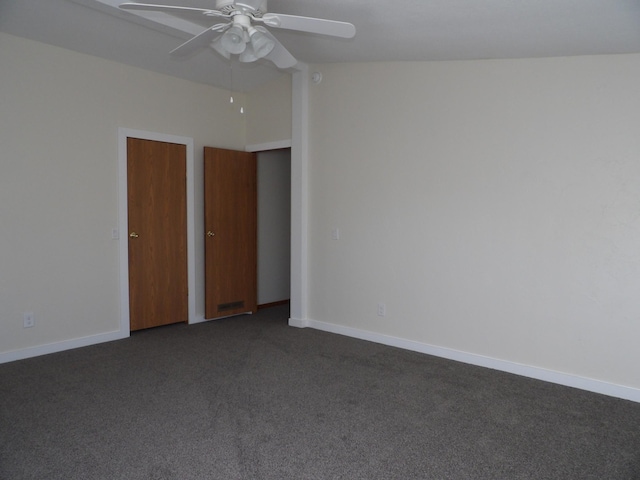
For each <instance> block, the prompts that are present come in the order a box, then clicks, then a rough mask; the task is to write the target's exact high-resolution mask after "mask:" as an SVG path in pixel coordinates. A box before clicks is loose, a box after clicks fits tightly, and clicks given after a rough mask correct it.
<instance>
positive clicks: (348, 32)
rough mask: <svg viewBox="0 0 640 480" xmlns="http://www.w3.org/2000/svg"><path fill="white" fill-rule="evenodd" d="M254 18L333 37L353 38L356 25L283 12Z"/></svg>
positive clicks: (267, 22)
mask: <svg viewBox="0 0 640 480" xmlns="http://www.w3.org/2000/svg"><path fill="white" fill-rule="evenodd" d="M256 20H257V21H262V22H263V23H264V24H265V25H266V26H268V27H274V28H285V29H287V30H298V31H301V32H309V33H320V34H322V35H331V36H333V37H342V38H353V37H354V36H355V34H356V27H354V26H353V24H351V23H347V22H337V21H335V20H324V19H322V18H312V17H299V16H297V15H285V14H283V13H265V14H264V16H263V17H262V18H256Z"/></svg>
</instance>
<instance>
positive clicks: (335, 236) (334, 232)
mask: <svg viewBox="0 0 640 480" xmlns="http://www.w3.org/2000/svg"><path fill="white" fill-rule="evenodd" d="M331 238H332V239H333V240H340V229H339V228H334V229H332V230H331Z"/></svg>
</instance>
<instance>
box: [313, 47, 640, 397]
mask: <svg viewBox="0 0 640 480" xmlns="http://www.w3.org/2000/svg"><path fill="white" fill-rule="evenodd" d="M315 68H316V69H317V70H319V71H321V72H322V74H323V81H322V83H321V84H319V85H310V87H309V91H310V102H309V103H310V106H309V111H310V114H309V115H310V118H309V158H310V170H309V183H310V200H309V202H310V208H309V269H308V271H309V299H310V304H309V318H310V320H311V321H312V322H313V321H316V322H324V323H326V324H335V325H338V326H340V327H344V328H347V329H352V330H350V331H351V332H376V333H378V334H381V335H385V336H387V338H400V339H408V340H411V341H415V342H420V343H422V344H426V345H432V346H437V347H443V348H446V349H451V350H455V351H459V352H468V353H470V354H474V355H477V356H486V357H490V358H493V359H499V360H504V361H507V362H512V363H513V364H521V365H525V366H532V367H536V368H539V369H548V370H550V371H554V372H561V373H564V374H569V375H573V376H576V377H586V378H588V379H596V380H599V381H603V382H609V383H612V384H617V385H623V386H628V387H634V388H640V376H638V369H637V365H638V364H640V349H638V347H637V339H638V338H640V295H638V292H640V188H638V185H640V162H639V161H638V160H639V159H640V135H638V126H639V125H640V89H638V79H640V56H639V55H627V56H599V57H576V58H556V59H532V60H505V61H474V62H441V63H381V64H335V65H322V66H317V67H315ZM333 228H339V229H340V232H341V237H340V239H339V240H332V235H331V232H332V229H333ZM378 303H385V304H386V309H387V314H386V316H385V317H381V316H378V315H377V309H376V307H377V304H378Z"/></svg>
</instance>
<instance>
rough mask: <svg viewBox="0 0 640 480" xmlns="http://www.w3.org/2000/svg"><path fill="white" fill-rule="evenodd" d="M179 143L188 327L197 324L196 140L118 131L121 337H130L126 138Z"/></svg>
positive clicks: (127, 130) (160, 134) (120, 129)
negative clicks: (183, 190) (183, 150)
mask: <svg viewBox="0 0 640 480" xmlns="http://www.w3.org/2000/svg"><path fill="white" fill-rule="evenodd" d="M129 137H132V138H141V139H143V140H154V141H157V142H166V143H177V144H179V145H185V146H186V148H187V159H186V160H187V162H186V167H187V276H188V288H189V299H188V304H189V305H188V308H189V323H195V322H196V318H195V315H196V296H195V291H196V254H195V244H196V234H195V227H196V222H195V174H194V169H195V159H194V153H193V138H189V137H180V136H176V135H167V134H164V133H156V132H145V131H142V130H131V129H129V128H118V229H119V235H120V239H119V244H118V247H119V252H120V254H119V257H120V333H121V334H122V335H123V336H129V333H130V331H131V325H130V320H129V318H130V317H129V218H128V201H127V198H128V197H127V138H129Z"/></svg>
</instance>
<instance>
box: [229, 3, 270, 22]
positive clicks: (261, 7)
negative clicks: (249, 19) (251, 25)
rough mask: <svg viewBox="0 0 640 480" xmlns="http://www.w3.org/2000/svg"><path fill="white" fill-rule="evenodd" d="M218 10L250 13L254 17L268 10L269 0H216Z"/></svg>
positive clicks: (230, 12) (231, 12)
mask: <svg viewBox="0 0 640 480" xmlns="http://www.w3.org/2000/svg"><path fill="white" fill-rule="evenodd" d="M216 10H218V11H220V12H222V13H226V14H233V13H243V14H250V15H252V16H254V17H258V18H259V17H262V15H264V14H265V13H266V11H267V0H257V1H255V0H254V1H250V2H243V1H236V0H216Z"/></svg>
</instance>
